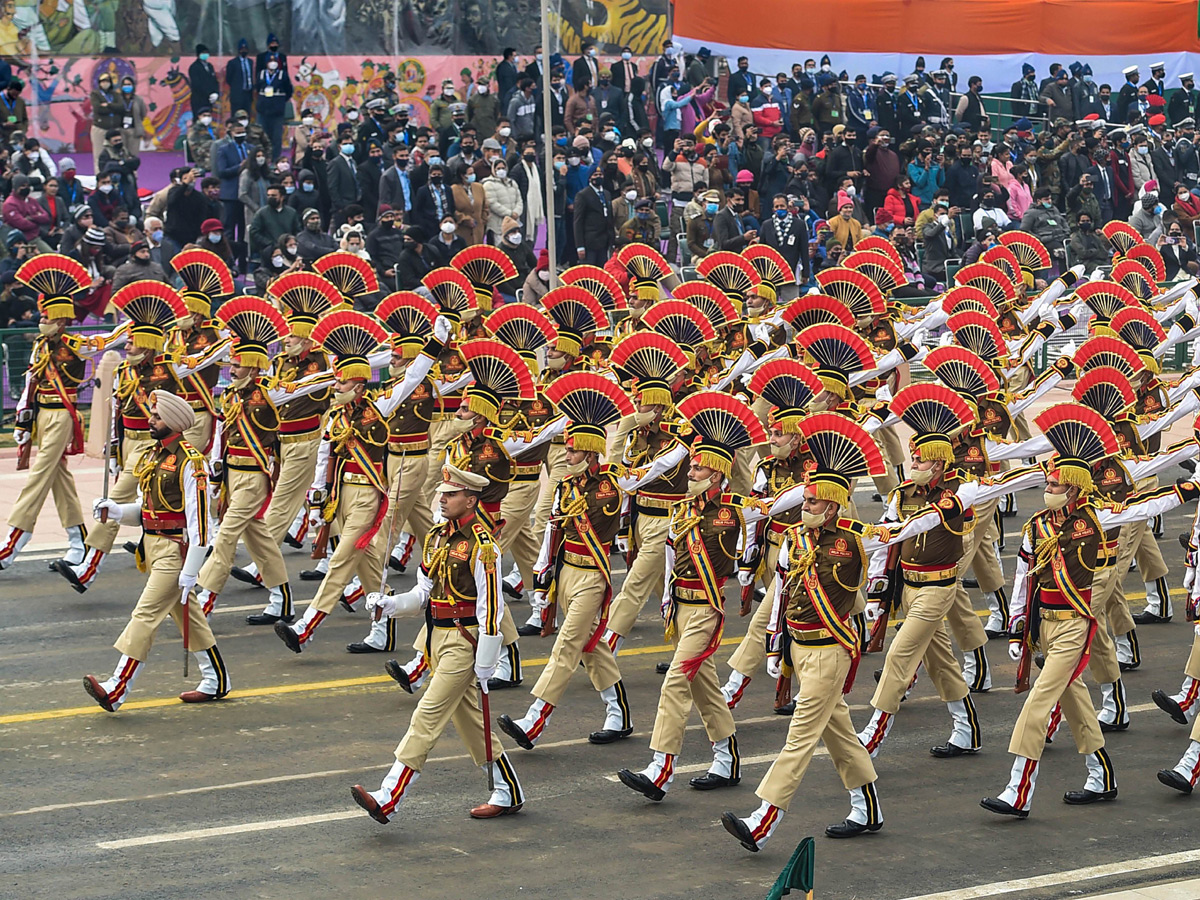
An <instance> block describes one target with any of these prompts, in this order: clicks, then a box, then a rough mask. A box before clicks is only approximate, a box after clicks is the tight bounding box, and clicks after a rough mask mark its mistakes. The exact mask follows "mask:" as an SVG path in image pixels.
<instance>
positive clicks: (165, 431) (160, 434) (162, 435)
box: [150, 425, 175, 441]
mask: <svg viewBox="0 0 1200 900" xmlns="http://www.w3.org/2000/svg"><path fill="white" fill-rule="evenodd" d="M174 433H175V432H174V431H172V430H171V429H170V428H168V427H167V426H166V425H163V426H162V427H161V428H151V429H150V437H152V438H154V439H155V440H156V441H165V440H166V439H167V438H169V437H170V436H171V435H173V434H174Z"/></svg>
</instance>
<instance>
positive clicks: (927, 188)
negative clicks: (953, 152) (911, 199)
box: [908, 145, 946, 205]
mask: <svg viewBox="0 0 1200 900" xmlns="http://www.w3.org/2000/svg"><path fill="white" fill-rule="evenodd" d="M908 180H909V181H910V182H911V184H912V187H911V189H910V190H911V191H912V193H913V195H914V196H916V197H917V198H918V199H919V200H920V201H921V203H923V204H925V205H928V204H929V203H930V201H932V200H933V194H934V192H935V191H936V190H937V189H938V188H940V187H941V186H942V185H943V184H945V183H946V173H945V170H944V169H942V166H941V163H940V162H939V161H938V160H937V159H936V158H935V157H934V154H933V147H931V146H929V145H925V146H920V147H919V148H918V150H917V155H916V156H915V157H914V158H913V161H912V162H910V163H909V164H908Z"/></svg>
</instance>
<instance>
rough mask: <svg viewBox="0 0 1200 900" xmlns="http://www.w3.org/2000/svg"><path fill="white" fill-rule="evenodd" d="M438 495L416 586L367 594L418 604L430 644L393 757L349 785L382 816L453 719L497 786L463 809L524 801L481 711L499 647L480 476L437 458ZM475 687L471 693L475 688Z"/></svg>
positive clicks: (383, 604) (502, 807) (394, 606)
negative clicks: (381, 769) (435, 521)
mask: <svg viewBox="0 0 1200 900" xmlns="http://www.w3.org/2000/svg"><path fill="white" fill-rule="evenodd" d="M442 478H443V481H442V484H441V485H440V486H439V487H438V497H439V501H440V503H439V505H440V510H441V514H442V517H443V520H444V521H443V522H442V523H440V524H439V525H437V526H436V527H435V528H434V530H433V531H432V532H430V534H429V537H428V538H427V539H426V541H425V547H424V550H423V552H422V556H421V568H420V570H419V571H418V573H417V586H416V587H415V588H413V589H412V590H411V591H408V592H407V593H404V594H399V595H389V596H381V595H379V594H374V593H373V594H371V595H370V596H369V597H368V598H367V608H368V609H370V610H372V611H374V610H376V609H378V610H380V612H381V613H382V614H383V615H386V616H389V617H393V616H405V615H415V614H418V613H420V612H421V611H422V610H424V613H425V619H426V627H427V631H426V638H425V641H426V643H427V646H428V653H429V657H430V660H431V662H432V667H433V676H432V677H431V679H430V682H429V686H428V688H427V689H426V690H425V692H424V693H423V694H422V695H421V699H420V701H419V702H418V703H417V708H416V709H415V710H414V711H413V714H412V718H411V719H410V720H409V725H408V731H407V732H406V733H405V735H404V738H403V740H401V741H400V744H399V745H398V746H397V747H396V753H395V756H396V761H395V762H394V763H393V764H392V767H391V769H390V770H389V771H388V773H387V775H385V776H384V778H383V783H382V784H381V785H380V786H379V789H378V790H376V791H367V790H366V788H364V787H362V786H361V785H357V784H356V785H354V787H353V788H352V789H351V794H352V796H353V797H354V802H355V803H357V804H358V805H359V806H361V807H362V808H363V809H365V810H366V811H367V813H368V814H369V815H370V816H371V818H372V819H374V820H375V821H376V822H379V823H381V824H387V822H388V821H389V820H390V819H391V818H392V816H393V815H395V812H396V809H397V808H398V807H399V806H400V803H401V802H402V801H403V799H404V797H405V795H406V794H407V793H408V790H409V788H410V787H411V786H412V784H413V783H414V782H415V781H416V780H417V779H418V778H419V777H420V776H421V772H422V771H424V769H425V761H426V759H427V758H428V756H429V753H430V751H431V750H432V749H433V748H434V746H435V745H436V744H437V741H438V739H439V738H440V737H441V736H442V733H443V732H444V731H445V730H446V726H447V725H448V724H450V722H451V721H453V722H454V730H455V731H457V732H458V736H459V738H460V739H461V740H462V741H463V742H464V743H465V744H466V745H467V750H468V752H469V753H470V754H471V758H472V760H474V762H475V764H476V765H477V766H480V767H481V768H483V769H484V770H485V772H487V773H488V779H489V781H490V782H492V783H493V784H494V785H495V786H494V788H493V790H492V793H491V796H489V797H488V801H487V802H486V803H483V804H481V805H479V806H476V807H475V808H474V809H472V810H471V811H470V815H471V817H472V818H475V819H491V818H496V817H498V816H505V815H511V814H513V813H516V812H519V811H520V810H521V807H522V806H523V805H524V802H525V795H524V793H523V792H522V791H521V783H520V782H519V781H518V780H517V773H516V771H515V770H514V769H513V767H512V763H510V762H509V760H508V755H507V754H506V753H505V752H504V747H503V746H502V745H501V743H500V740H499V738H497V737H496V735H495V734H494V733H493V732H492V730H491V728H490V727H489V723H488V722H487V719H486V718H485V715H484V708H486V707H485V705H483V704H481V703H480V698H479V695H482V697H483V698H485V704H486V697H487V683H488V680H489V679H490V678H491V677H492V676H493V675H494V674H495V672H496V666H497V664H498V662H499V660H500V656H501V653H502V651H503V648H504V638H503V637H502V636H501V634H500V618H501V616H502V615H503V612H504V598H503V596H502V592H501V590H500V570H499V562H500V561H499V559H498V556H499V553H498V550H497V547H496V542H495V539H494V538H493V537H492V534H491V532H490V531H489V530H488V528H487V527H486V525H484V523H483V521H482V520H481V519H480V517H479V515H478V506H479V498H480V494H481V493H482V492H483V491H484V490H485V489H486V488H487V486H488V480H487V478H486V476H483V475H478V474H476V473H474V472H468V471H464V470H462V469H458V468H456V467H454V466H453V465H445V466H444V467H443V468H442ZM476 691H478V692H479V695H477V694H476Z"/></svg>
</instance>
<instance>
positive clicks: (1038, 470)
mask: <svg viewBox="0 0 1200 900" xmlns="http://www.w3.org/2000/svg"><path fill="white" fill-rule="evenodd" d="M1045 484H1046V473H1045V471H1044V470H1043V469H1042V467H1041V466H1037V465H1034V466H1021V467H1019V468H1016V469H1009V470H1008V471H1007V472H1002V473H1001V474H999V475H997V476H995V477H992V478H985V479H983V480H982V481H980V482H979V493H978V494H976V495H975V505H976V506H982V505H983V504H985V503H987V502H988V501H990V500H995V499H997V498H999V497H1003V496H1004V495H1005V494H1015V493H1017V492H1018V491H1023V490H1025V489H1027V488H1036V487H1043V486H1044V485H1045Z"/></svg>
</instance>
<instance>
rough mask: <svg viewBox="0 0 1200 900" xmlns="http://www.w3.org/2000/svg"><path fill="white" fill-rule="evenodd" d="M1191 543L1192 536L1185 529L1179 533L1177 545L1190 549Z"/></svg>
mask: <svg viewBox="0 0 1200 900" xmlns="http://www.w3.org/2000/svg"><path fill="white" fill-rule="evenodd" d="M1191 545H1192V536H1191V535H1190V534H1188V533H1187V532H1186V531H1185V532H1183V533H1182V534H1180V535H1179V546H1180V547H1182V548H1183V549H1184V550H1190V549H1191Z"/></svg>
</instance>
